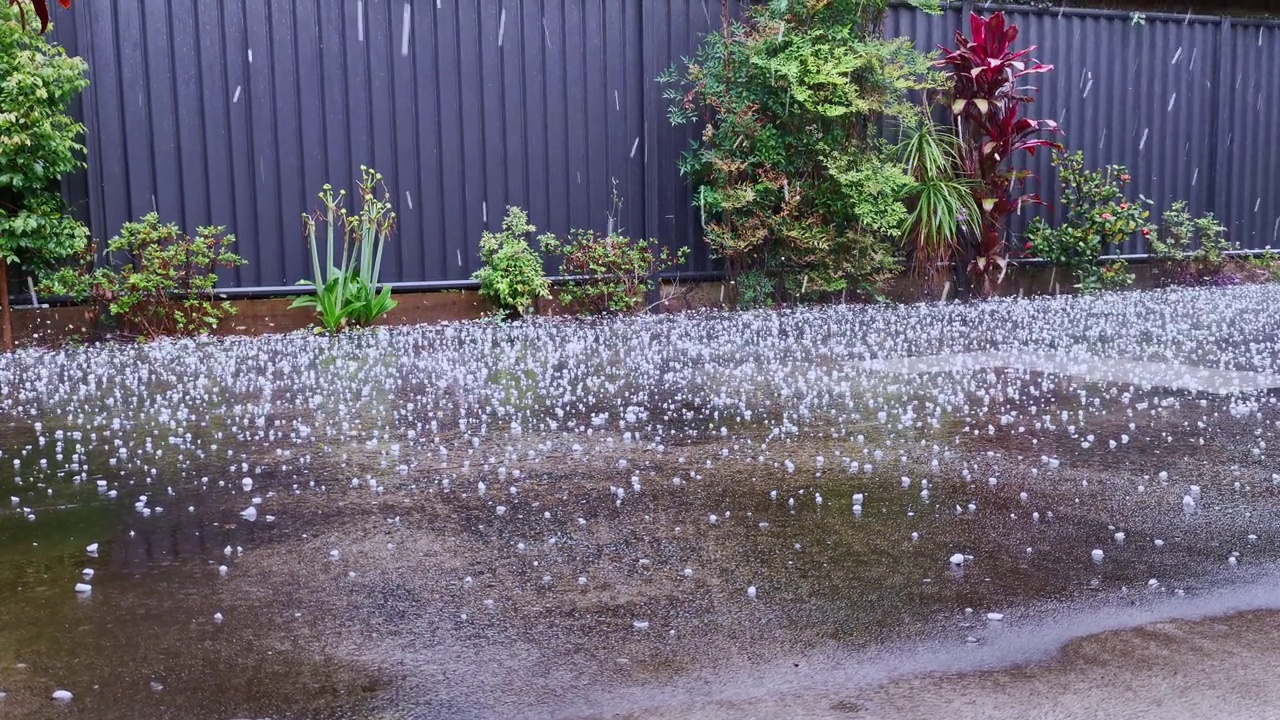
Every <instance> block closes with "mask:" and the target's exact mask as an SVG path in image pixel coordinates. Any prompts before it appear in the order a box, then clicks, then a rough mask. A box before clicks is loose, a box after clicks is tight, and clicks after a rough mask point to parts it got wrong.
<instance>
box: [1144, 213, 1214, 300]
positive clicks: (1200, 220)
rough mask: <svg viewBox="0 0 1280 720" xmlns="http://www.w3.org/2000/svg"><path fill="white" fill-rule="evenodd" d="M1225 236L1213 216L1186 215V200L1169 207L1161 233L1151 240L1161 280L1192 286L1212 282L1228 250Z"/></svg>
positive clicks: (1209, 214) (1164, 216)
mask: <svg viewBox="0 0 1280 720" xmlns="http://www.w3.org/2000/svg"><path fill="white" fill-rule="evenodd" d="M1226 232H1227V229H1226V228H1225V227H1223V226H1222V224H1221V223H1219V222H1218V219H1217V218H1216V217H1214V215H1213V213H1211V212H1207V213H1205V214H1203V215H1201V216H1200V217H1195V216H1194V215H1192V214H1191V213H1190V212H1189V211H1188V209H1187V201H1186V200H1179V201H1177V202H1175V203H1173V204H1171V205H1170V206H1169V209H1168V210H1165V212H1164V215H1163V216H1162V217H1161V222H1160V232H1159V233H1158V234H1157V235H1155V236H1153V237H1152V238H1151V250H1152V252H1153V253H1154V254H1155V256H1156V258H1157V260H1158V261H1159V262H1160V274H1161V278H1162V280H1163V281H1164V282H1166V283H1169V284H1175V285H1193V284H1196V283H1200V282H1208V281H1211V280H1212V279H1213V278H1214V277H1215V276H1217V275H1218V274H1220V273H1222V271H1223V269H1224V268H1225V266H1226V259H1227V256H1226V252H1227V251H1228V250H1230V249H1231V243H1230V242H1228V241H1227V237H1226Z"/></svg>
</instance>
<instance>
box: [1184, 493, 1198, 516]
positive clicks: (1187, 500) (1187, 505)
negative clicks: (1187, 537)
mask: <svg viewBox="0 0 1280 720" xmlns="http://www.w3.org/2000/svg"><path fill="white" fill-rule="evenodd" d="M1182 509H1183V510H1185V511H1187V512H1191V511H1192V510H1195V509H1196V501H1195V500H1193V499H1192V498H1191V496H1190V495H1183V496H1182Z"/></svg>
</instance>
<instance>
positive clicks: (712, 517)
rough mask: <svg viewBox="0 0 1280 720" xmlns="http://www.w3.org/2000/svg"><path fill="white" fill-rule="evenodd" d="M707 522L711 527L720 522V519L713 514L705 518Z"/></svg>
mask: <svg viewBox="0 0 1280 720" xmlns="http://www.w3.org/2000/svg"><path fill="white" fill-rule="evenodd" d="M707 521H708V522H710V523H711V524H712V525H715V524H716V523H718V522H720V518H718V517H716V515H715V513H712V514H711V515H708V516H707Z"/></svg>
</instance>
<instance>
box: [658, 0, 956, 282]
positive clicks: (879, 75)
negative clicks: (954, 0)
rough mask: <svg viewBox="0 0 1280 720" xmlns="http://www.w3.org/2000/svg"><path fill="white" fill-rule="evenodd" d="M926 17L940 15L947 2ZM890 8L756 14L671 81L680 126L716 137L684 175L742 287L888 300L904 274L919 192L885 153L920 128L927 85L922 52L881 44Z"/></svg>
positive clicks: (685, 161)
mask: <svg viewBox="0 0 1280 720" xmlns="http://www.w3.org/2000/svg"><path fill="white" fill-rule="evenodd" d="M915 4H916V5H917V6H919V7H926V8H929V9H932V10H936V8H937V3H936V2H934V1H933V0H928V1H925V0H917V2H916V3H915ZM886 5H887V3H886V1H885V0H790V1H789V2H767V3H756V4H753V5H751V7H750V8H749V9H748V11H747V15H746V18H745V20H744V21H743V22H742V23H734V22H731V21H730V19H729V16H728V4H727V3H724V4H723V5H722V7H723V17H722V21H723V23H724V30H723V32H722V33H720V34H710V35H707V36H706V37H705V38H704V41H703V44H702V46H701V48H700V49H699V50H698V52H697V54H696V55H695V57H694V58H692V59H690V60H687V61H686V62H685V63H684V64H683V67H682V68H679V69H677V68H672V69H671V70H670V71H668V72H667V73H664V74H663V75H662V76H661V77H660V78H659V80H660V81H661V82H663V83H666V84H668V85H669V86H670V87H668V88H667V90H666V91H665V97H667V98H668V99H669V100H670V101H671V103H672V105H671V108H670V111H669V114H668V115H669V119H670V120H671V122H672V123H673V124H676V125H682V124H687V123H693V122H695V121H698V120H701V121H703V122H704V123H705V125H704V127H703V128H702V131H701V133H700V139H698V140H697V141H695V142H694V144H693V147H692V149H691V150H690V151H689V152H687V153H686V154H685V155H684V156H683V157H682V159H681V161H680V171H681V172H682V173H683V174H684V175H685V176H686V177H688V178H689V179H690V181H691V182H692V183H693V185H694V189H695V200H696V203H697V205H698V207H699V209H700V211H701V213H702V219H703V229H704V231H705V234H706V238H707V241H708V243H709V244H710V246H711V249H712V250H713V252H714V253H715V254H716V255H718V256H720V257H722V258H724V259H725V260H726V261H727V264H728V268H729V270H730V272H731V274H733V275H736V274H738V273H740V272H741V271H743V270H748V269H759V268H762V267H766V266H767V267H769V268H771V269H774V270H775V271H776V272H778V273H780V274H781V275H782V277H783V278H784V283H783V285H784V287H785V288H786V289H787V291H788V292H789V293H791V294H792V295H795V296H800V297H806V296H807V297H816V296H821V295H823V294H829V293H836V292H842V291H844V290H846V289H849V288H852V289H855V290H861V291H874V290H875V288H876V287H877V286H878V285H879V284H880V283H881V282H882V281H883V280H884V279H885V278H886V277H887V276H888V275H889V274H891V273H892V272H893V271H894V270H895V269H896V268H897V266H898V260H897V258H896V256H895V253H894V249H895V248H894V247H893V245H892V244H891V243H890V242H889V241H888V239H889V238H896V237H897V236H898V235H899V233H900V232H901V231H902V228H903V226H904V224H905V223H906V221H907V215H908V213H907V209H906V207H905V206H904V204H903V201H902V197H903V195H904V192H905V190H906V189H907V188H908V187H909V186H910V184H911V178H909V177H908V176H907V174H906V173H905V172H904V170H903V168H902V166H901V164H900V163H898V162H897V161H895V160H894V159H893V158H892V157H891V153H890V152H888V150H887V149H886V148H884V147H883V146H882V144H881V143H880V142H879V141H878V140H877V132H876V128H877V123H878V122H879V120H880V119H882V118H890V119H898V120H902V119H904V118H915V117H916V116H917V115H918V114H919V110H918V109H917V108H916V107H915V106H914V105H912V104H911V103H909V102H908V101H907V100H906V94H907V92H908V91H915V90H921V89H923V88H924V87H925V86H926V85H927V80H926V76H927V75H928V72H929V63H928V61H927V59H926V58H925V57H924V56H922V55H920V54H919V53H918V52H916V51H915V49H914V47H913V46H912V45H911V42H910V40H907V39H895V40H886V39H884V38H883V37H882V34H881V27H880V24H881V21H882V19H883V16H884V12H885V8H886Z"/></svg>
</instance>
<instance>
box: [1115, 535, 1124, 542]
mask: <svg viewBox="0 0 1280 720" xmlns="http://www.w3.org/2000/svg"><path fill="white" fill-rule="evenodd" d="M1115 538H1116V542H1118V543H1123V542H1124V533H1123V532H1118V533H1116V534H1115Z"/></svg>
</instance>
